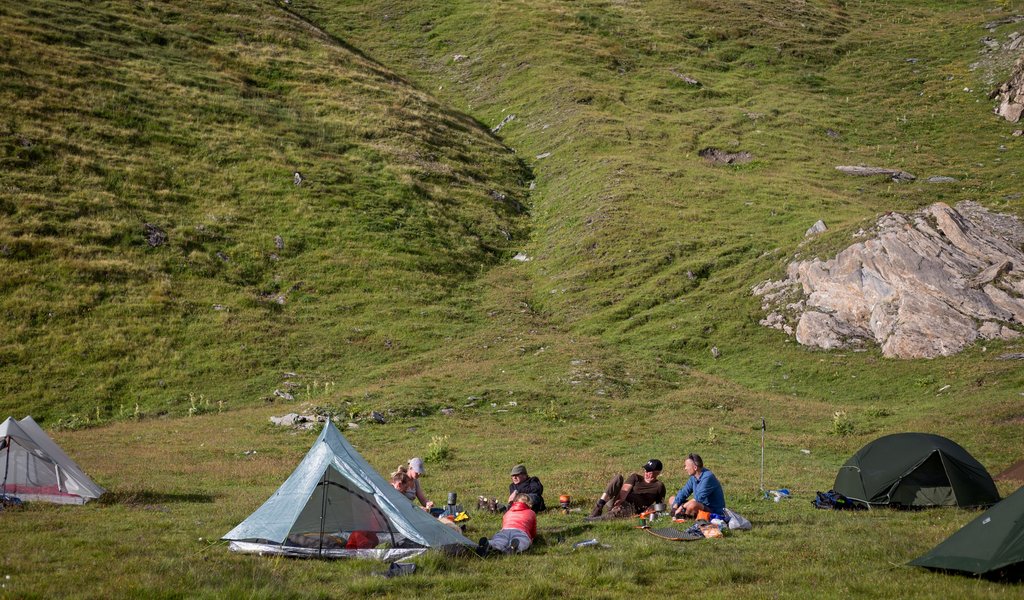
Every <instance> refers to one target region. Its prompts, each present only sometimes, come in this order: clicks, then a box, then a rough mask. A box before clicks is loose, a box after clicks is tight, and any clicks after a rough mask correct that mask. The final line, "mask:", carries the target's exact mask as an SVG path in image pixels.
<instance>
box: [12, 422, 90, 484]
mask: <svg viewBox="0 0 1024 600" xmlns="http://www.w3.org/2000/svg"><path fill="white" fill-rule="evenodd" d="M105 492H106V490H104V489H103V488H102V487H100V486H98V485H96V482H95V481H93V480H92V479H90V478H89V476H88V475H86V474H85V471H83V470H82V468H81V467H79V466H78V464H77V463H75V461H73V460H71V458H70V457H69V456H68V455H67V454H65V453H64V451H63V450H61V449H60V447H59V446H57V444H56V442H54V441H53V440H51V439H50V436H48V435H46V432H44V431H43V430H42V429H41V428H40V427H39V425H38V424H37V423H36V422H35V420H33V419H32V417H25V418H24V419H22V420H20V421H15V420H14V419H13V418H11V417H7V420H5V421H4V422H3V423H0V494H3V495H9V496H14V497H16V498H19V499H21V500H27V501H32V500H39V501H43V502H56V503H58V504H85V503H86V502H88V501H89V500H93V499H95V498H99V497H100V496H102V495H103V494H104V493H105Z"/></svg>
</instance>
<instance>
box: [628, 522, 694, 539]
mask: <svg viewBox="0 0 1024 600" xmlns="http://www.w3.org/2000/svg"><path fill="white" fill-rule="evenodd" d="M641 529H643V530H644V531H646V532H647V533H649V534H651V535H653V536H655V537H659V538H661V539H663V540H671V541H673V542H692V541H694V540H702V539H704V534H703V533H702V532H701V529H700V526H699V525H697V524H694V525H693V526H691V527H689V528H688V529H686V530H685V531H681V530H679V529H675V528H673V527H663V528H660V529H654V528H652V527H642V528H641Z"/></svg>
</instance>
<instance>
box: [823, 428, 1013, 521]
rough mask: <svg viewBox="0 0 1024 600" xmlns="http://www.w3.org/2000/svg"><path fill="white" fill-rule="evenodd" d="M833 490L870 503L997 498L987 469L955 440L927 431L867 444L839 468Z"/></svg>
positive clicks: (974, 502)
mask: <svg viewBox="0 0 1024 600" xmlns="http://www.w3.org/2000/svg"><path fill="white" fill-rule="evenodd" d="M833 489H834V490H835V491H837V492H839V493H840V494H842V495H844V496H846V497H847V498H849V499H851V500H854V501H856V502H860V503H863V504H867V505H869V506H871V505H875V506H879V505H891V506H902V507H926V506H960V507H970V506H991V505H992V504H995V503H996V502H999V491H998V490H997V489H996V484H995V482H993V481H992V476H991V475H989V474H988V471H987V470H985V467H983V466H982V465H981V463H979V462H978V461H977V460H976V459H975V458H974V457H973V456H971V455H970V453H968V452H967V451H966V450H964V449H963V448H962V447H961V446H960V445H959V444H957V443H956V442H954V441H952V440H950V439H947V438H944V437H942V436H940V435H934V434H930V433H897V434H892V435H887V436H883V437H880V438H878V439H877V440H875V441H873V442H871V443H869V444H867V445H866V446H864V447H863V448H861V449H860V450H858V451H857V453H856V454H854V455H853V456H852V457H851V458H850V459H849V460H847V461H846V464H844V465H843V466H842V467H841V468H840V469H839V473H838V474H837V475H836V480H835V484H834V485H833Z"/></svg>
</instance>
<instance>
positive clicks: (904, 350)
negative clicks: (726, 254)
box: [753, 202, 1024, 358]
mask: <svg viewBox="0 0 1024 600" xmlns="http://www.w3.org/2000/svg"><path fill="white" fill-rule="evenodd" d="M1022 245H1024V226H1022V224H1021V221H1020V220H1019V219H1017V218H1016V217H1011V216H1006V215H998V214H994V213H990V212H989V211H987V210H986V209H985V208H983V207H982V206H980V205H979V204H977V203H973V202H962V203H960V204H958V205H957V207H956V209H953V208H951V207H949V206H948V205H946V204H943V203H941V202H939V203H935V204H933V205H931V206H929V207H927V208H925V209H923V210H921V211H919V212H917V213H913V214H909V215H907V214H898V213H889V214H886V215H884V216H883V217H881V218H880V219H879V220H878V222H877V224H876V226H875V227H874V229H873V233H872V235H871V236H870V238H869V239H866V240H865V241H861V242H858V243H856V244H854V245H852V246H850V247H849V248H847V249H846V250H843V251H842V252H840V253H839V254H838V255H837V256H836V257H835V258H833V259H831V260H827V261H822V260H818V259H815V260H808V261H800V262H793V263H790V265H789V268H788V270H787V274H788V278H787V279H784V280H781V281H766V282H764V283H762V284H760V285H758V286H755V288H754V290H753V291H754V293H755V294H756V295H759V296H761V297H762V307H763V308H764V309H765V311H766V312H768V313H769V314H768V316H767V317H766V318H765V319H763V320H762V321H761V324H762V325H765V326H768V327H774V328H777V329H781V330H783V331H785V332H786V333H787V334H790V335H795V336H796V339H797V341H798V342H800V343H801V344H804V345H806V346H815V347H819V348H824V349H833V348H845V347H849V346H851V345H860V344H865V343H877V344H879V345H880V346H881V348H882V353H883V354H884V355H885V356H889V357H897V358H931V357H935V356H944V355H950V354H954V353H956V352H959V351H960V350H962V349H963V348H964V347H966V346H967V345H969V344H971V343H973V342H975V341H976V340H978V339H992V338H1001V339H1014V338H1017V337H1018V336H1020V335H1021V333H1020V332H1021V330H1024V252H1022V251H1021V247H1022Z"/></svg>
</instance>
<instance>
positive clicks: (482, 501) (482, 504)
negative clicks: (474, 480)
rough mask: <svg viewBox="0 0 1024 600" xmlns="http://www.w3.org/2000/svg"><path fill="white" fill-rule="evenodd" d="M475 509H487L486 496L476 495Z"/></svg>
mask: <svg viewBox="0 0 1024 600" xmlns="http://www.w3.org/2000/svg"><path fill="white" fill-rule="evenodd" d="M476 509H477V510H486V509H487V498H484V497H483V496H477V497H476Z"/></svg>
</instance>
